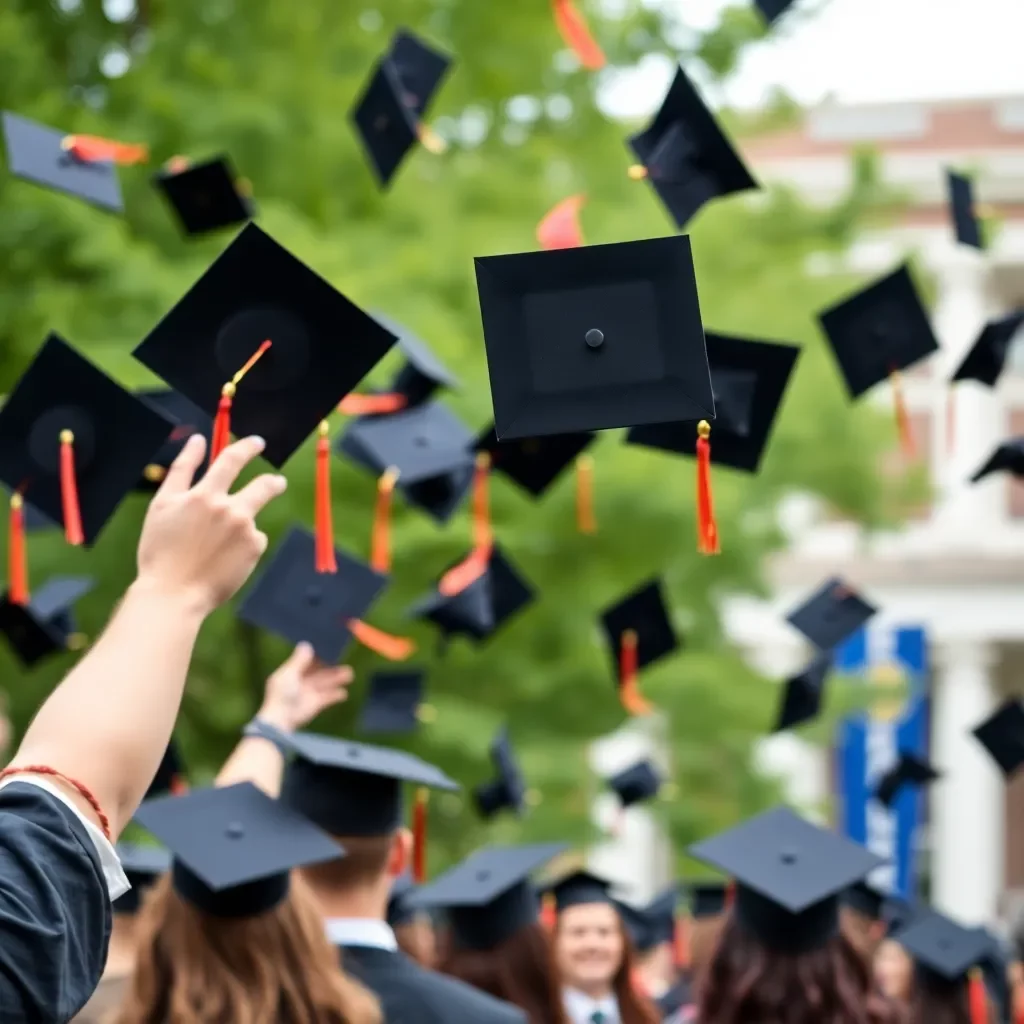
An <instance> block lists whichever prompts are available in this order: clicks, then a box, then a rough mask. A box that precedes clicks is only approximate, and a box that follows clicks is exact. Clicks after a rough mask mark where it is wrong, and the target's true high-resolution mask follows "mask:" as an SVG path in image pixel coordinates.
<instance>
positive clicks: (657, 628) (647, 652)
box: [601, 579, 680, 678]
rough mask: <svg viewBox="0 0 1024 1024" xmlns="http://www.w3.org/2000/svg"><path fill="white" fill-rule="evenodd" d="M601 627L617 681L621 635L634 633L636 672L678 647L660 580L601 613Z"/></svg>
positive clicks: (654, 580)
mask: <svg viewBox="0 0 1024 1024" xmlns="http://www.w3.org/2000/svg"><path fill="white" fill-rule="evenodd" d="M601 625H602V626H603V628H604V634H605V637H606V639H607V641H608V649H609V653H610V654H611V656H612V664H613V665H614V671H615V675H616V678H618V673H619V658H620V654H621V650H622V635H623V633H625V632H627V631H628V630H633V631H634V632H635V633H636V638H637V645H636V650H637V668H638V669H642V668H645V667H646V666H647V665H651V664H653V663H654V662H656V661H659V660H660V659H661V658H664V657H666V656H667V655H669V654H672V653H673V652H674V651H676V650H678V649H679V646H680V644H679V639H678V637H677V636H676V631H675V629H674V628H673V626H672V619H671V618H670V616H669V610H668V607H667V606H666V604H665V598H664V594H663V593H662V588H661V580H659V579H653V580H650V581H649V582H648V583H645V584H644V585H643V586H641V587H638V588H637V589H636V590H634V591H633V592H632V593H631V594H628V595H627V596H626V597H624V598H622V599H621V600H620V601H616V603H615V604H613V605H612V606H611V607H610V608H606V609H605V610H604V611H603V612H602V613H601Z"/></svg>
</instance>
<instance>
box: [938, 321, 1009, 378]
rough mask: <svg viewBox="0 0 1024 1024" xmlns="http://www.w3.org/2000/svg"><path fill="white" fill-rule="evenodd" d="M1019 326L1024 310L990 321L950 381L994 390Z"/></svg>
mask: <svg viewBox="0 0 1024 1024" xmlns="http://www.w3.org/2000/svg"><path fill="white" fill-rule="evenodd" d="M1021 324H1024V309H1017V310H1014V312H1012V313H1010V314H1009V315H1007V316H1003V317H999V318H998V319H997V320H989V321H988V323H986V324H985V326H984V327H983V328H982V329H981V333H980V334H979V335H978V338H977V340H976V341H975V342H974V344H973V345H972V346H971V350H970V351H969V352H968V353H967V355H966V356H964V361H963V362H962V363H961V364H960V366H959V368H958V369H957V371H956V373H954V374H953V378H952V379H953V380H955V381H956V380H976V381H978V382H979V383H981V384H987V385H988V386H989V387H990V388H991V387H995V384H996V381H998V380H999V375H1000V374H1001V373H1002V372H1003V369H1004V368H1005V366H1006V357H1007V356H1008V355H1009V352H1010V342H1012V341H1013V339H1014V336H1015V335H1016V334H1017V331H1019V330H1020V327H1021Z"/></svg>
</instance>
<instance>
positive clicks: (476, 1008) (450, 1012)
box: [409, 964, 527, 1024]
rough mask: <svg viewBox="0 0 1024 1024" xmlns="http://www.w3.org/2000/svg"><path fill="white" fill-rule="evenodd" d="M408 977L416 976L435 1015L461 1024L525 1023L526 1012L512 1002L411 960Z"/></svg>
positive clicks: (421, 990) (418, 985)
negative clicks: (410, 970) (412, 962)
mask: <svg viewBox="0 0 1024 1024" xmlns="http://www.w3.org/2000/svg"><path fill="white" fill-rule="evenodd" d="M411 966H412V968H413V971H412V972H410V974H409V977H410V978H413V977H414V978H415V979H416V985H417V987H418V988H419V989H420V992H421V994H422V995H423V997H424V1000H425V1002H426V1004H427V1005H428V1006H429V1007H430V1009H431V1010H432V1011H434V1012H436V1013H437V1014H438V1017H437V1019H438V1020H443V1021H446V1022H448V1021H451V1022H452V1024H462V1022H463V1021H466V1022H472V1024H527V1018H526V1014H525V1013H523V1011H522V1010H520V1009H519V1007H517V1006H513V1005H512V1004H511V1003H505V1002H502V1001H501V1000H500V999H495V998H494V996H491V995H488V994H487V993H486V992H481V991H480V990H479V989H475V988H473V987H472V986H471V985H467V984H466V983H465V982H462V981H459V980H458V979H457V978H451V977H449V976H448V975H446V974H438V973H437V972H436V971H429V970H427V969H426V968H425V967H420V966H419V965H418V964H411Z"/></svg>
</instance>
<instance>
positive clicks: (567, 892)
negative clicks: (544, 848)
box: [545, 871, 615, 913]
mask: <svg viewBox="0 0 1024 1024" xmlns="http://www.w3.org/2000/svg"><path fill="white" fill-rule="evenodd" d="M611 888H612V883H611V882H609V881H607V880H606V879H604V878H601V877H599V876H598V875H594V874H591V873H590V872H589V871H573V872H571V873H570V874H568V875H565V876H564V877H562V878H560V879H557V880H556V881H554V882H552V883H550V884H549V885H548V886H546V889H545V891H546V892H550V893H551V894H552V895H553V896H554V898H555V907H556V908H557V910H558V912H559V913H561V912H562V911H563V910H566V909H567V908H569V907H577V906H584V905H586V904H589V903H611V904H614V903H615V900H614V899H613V898H612V895H611V892H610V891H609V890H610V889H611Z"/></svg>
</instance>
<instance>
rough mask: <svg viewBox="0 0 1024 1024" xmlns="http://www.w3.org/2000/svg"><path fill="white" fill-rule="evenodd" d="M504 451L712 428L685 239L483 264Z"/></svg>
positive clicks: (481, 284)
mask: <svg viewBox="0 0 1024 1024" xmlns="http://www.w3.org/2000/svg"><path fill="white" fill-rule="evenodd" d="M476 282H477V291H478V292H479V296H480V314H481V317H482V319H483V328H484V342H485V344H486V348H487V365H488V371H489V373H490V380H491V398H492V400H493V404H494V425H495V431H496V433H497V436H498V438H499V440H502V441H507V440H513V439H516V438H522V437H543V436H547V435H548V434H568V433H577V432H581V431H588V430H603V429H608V428H613V427H632V426H637V425H638V424H641V423H663V422H667V421H670V420H679V419H694V420H699V419H713V418H714V415H715V405H714V399H713V398H712V395H711V377H710V374H709V373H708V361H707V355H706V353H705V351H704V328H703V325H702V324H701V318H700V307H699V305H698V301H697V282H696V278H695V277H694V270H693V257H692V254H691V252H690V240H689V238H687V237H686V236H685V235H679V236H674V237H671V238H650V239H645V240H641V241H636V242H617V243H614V244H612V245H590V246H582V247H579V248H575V249H556V250H550V251H541V252H528V253H514V254H510V255H506V256H484V257H477V259H476Z"/></svg>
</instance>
